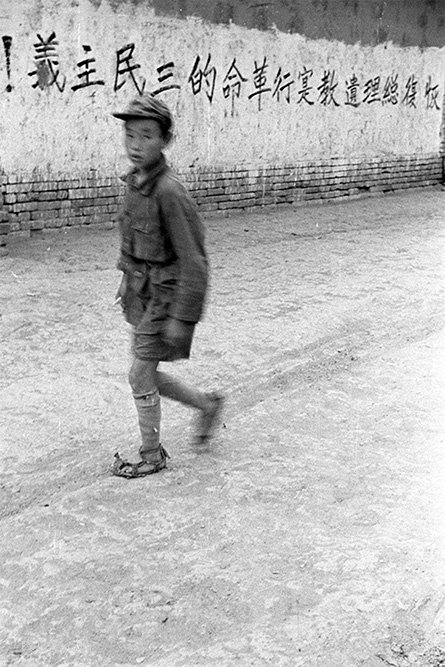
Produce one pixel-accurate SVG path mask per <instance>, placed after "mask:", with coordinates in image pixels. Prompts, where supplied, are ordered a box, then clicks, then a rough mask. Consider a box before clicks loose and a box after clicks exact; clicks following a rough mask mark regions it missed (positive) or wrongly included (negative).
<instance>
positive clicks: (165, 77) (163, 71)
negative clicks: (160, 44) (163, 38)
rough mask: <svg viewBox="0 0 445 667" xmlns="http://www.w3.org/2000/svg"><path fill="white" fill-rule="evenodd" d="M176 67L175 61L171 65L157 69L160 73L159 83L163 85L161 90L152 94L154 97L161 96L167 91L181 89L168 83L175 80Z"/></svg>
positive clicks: (167, 64) (166, 64) (174, 84)
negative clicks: (174, 71) (174, 70)
mask: <svg viewBox="0 0 445 667" xmlns="http://www.w3.org/2000/svg"><path fill="white" fill-rule="evenodd" d="M174 67H175V63H174V62H173V61H171V62H169V63H165V65H161V66H160V67H158V68H157V69H156V71H157V73H158V81H159V83H160V84H162V85H161V86H160V87H159V88H156V90H154V91H153V92H152V95H160V94H161V93H165V92H166V91H167V90H174V89H177V88H180V87H181V86H179V85H178V84H177V83H170V82H169V83H166V82H167V81H169V79H172V78H173V71H172V70H173V69H174Z"/></svg>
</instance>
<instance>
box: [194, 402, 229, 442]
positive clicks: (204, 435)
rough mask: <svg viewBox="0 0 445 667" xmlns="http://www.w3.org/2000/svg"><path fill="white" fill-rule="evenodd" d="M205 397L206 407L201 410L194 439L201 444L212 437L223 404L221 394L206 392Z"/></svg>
mask: <svg viewBox="0 0 445 667" xmlns="http://www.w3.org/2000/svg"><path fill="white" fill-rule="evenodd" d="M207 398H208V400H209V404H208V407H207V408H204V410H201V415H200V418H199V423H198V429H197V433H196V441H197V443H198V444H201V445H203V444H205V443H206V442H207V441H208V440H209V439H210V438H211V437H212V435H213V433H214V431H215V428H216V427H217V425H218V422H219V418H220V416H221V412H222V408H223V405H224V396H222V395H221V394H217V393H213V394H207Z"/></svg>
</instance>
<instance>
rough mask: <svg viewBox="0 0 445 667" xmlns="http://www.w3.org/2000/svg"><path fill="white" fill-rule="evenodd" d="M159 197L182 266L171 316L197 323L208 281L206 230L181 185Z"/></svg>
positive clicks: (160, 193)
mask: <svg viewBox="0 0 445 667" xmlns="http://www.w3.org/2000/svg"><path fill="white" fill-rule="evenodd" d="M159 198H160V206H161V215H162V220H163V223H164V225H165V229H166V232H167V234H168V237H169V239H170V242H171V244H172V247H173V250H174V252H175V255H176V257H177V260H178V267H179V276H178V284H177V287H176V294H175V302H174V304H172V310H171V313H170V315H171V317H173V318H175V319H176V320H182V321H184V322H198V321H199V319H200V317H201V315H202V311H203V309H204V301H205V294H206V290H207V281H208V263H207V256H206V252H205V247H204V227H203V225H202V222H201V219H200V217H199V215H198V212H197V210H196V207H195V205H194V203H193V201H192V200H191V198H190V195H189V194H188V193H187V191H186V190H185V188H183V187H182V186H181V185H180V184H179V183H176V182H175V183H174V184H172V185H171V187H169V188H162V189H160V192H159Z"/></svg>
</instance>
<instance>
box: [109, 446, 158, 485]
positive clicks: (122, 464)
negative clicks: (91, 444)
mask: <svg viewBox="0 0 445 667" xmlns="http://www.w3.org/2000/svg"><path fill="white" fill-rule="evenodd" d="M159 450H160V453H161V456H162V458H161V460H160V461H156V462H152V461H146V460H142V461H139V462H138V463H130V462H129V461H124V459H121V457H120V456H119V453H118V452H116V454H115V455H114V459H115V460H114V461H113V465H112V466H111V472H112V474H113V475H116V477H125V478H126V479H135V478H136V477H146V476H147V475H154V473H156V472H159V471H160V470H163V469H164V468H166V467H167V459H169V458H170V455H169V453H168V452H167V450H166V449H164V447H162V445H160V446H159Z"/></svg>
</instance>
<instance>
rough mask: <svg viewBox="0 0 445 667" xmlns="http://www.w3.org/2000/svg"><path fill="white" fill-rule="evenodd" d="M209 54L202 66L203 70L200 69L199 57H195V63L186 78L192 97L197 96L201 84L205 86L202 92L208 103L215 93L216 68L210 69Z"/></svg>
mask: <svg viewBox="0 0 445 667" xmlns="http://www.w3.org/2000/svg"><path fill="white" fill-rule="evenodd" d="M210 60H211V56H210V54H209V55H208V56H207V62H206V64H205V66H204V69H202V68H200V66H199V63H200V57H199V56H196V60H195V63H194V65H193V68H192V71H191V74H190V76H189V78H188V82H189V83H190V84H191V86H192V92H193V95H198V93H200V92H201V90H202V85H203V83H204V84H205V86H204V90H205V94H206V95H207V98H208V100H209V102H212V100H213V95H214V92H215V82H216V68H215V67H210Z"/></svg>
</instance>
